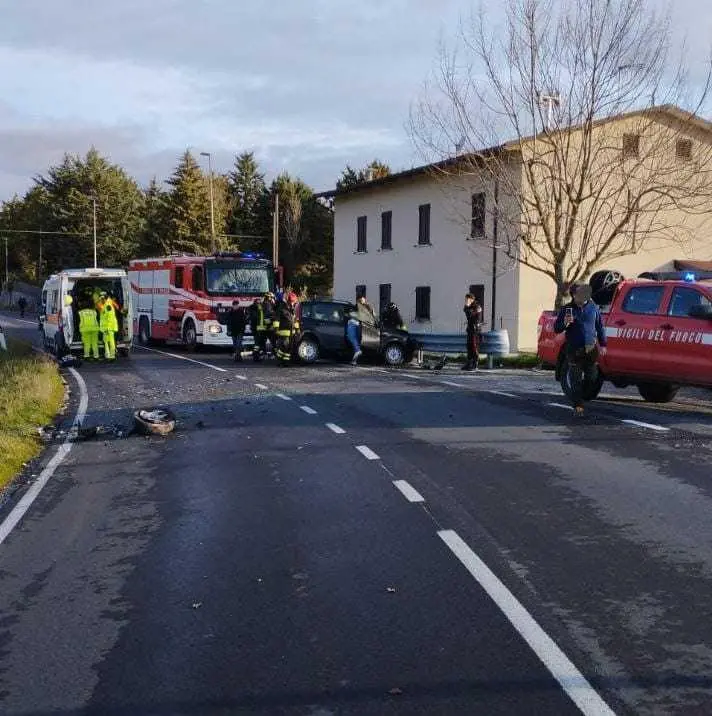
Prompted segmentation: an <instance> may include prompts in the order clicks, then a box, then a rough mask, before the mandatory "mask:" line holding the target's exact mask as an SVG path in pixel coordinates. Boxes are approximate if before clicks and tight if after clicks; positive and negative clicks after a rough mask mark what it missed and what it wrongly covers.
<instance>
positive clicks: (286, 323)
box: [275, 301, 299, 333]
mask: <svg viewBox="0 0 712 716" xmlns="http://www.w3.org/2000/svg"><path fill="white" fill-rule="evenodd" d="M275 323H277V328H278V330H279V332H280V333H282V332H283V331H287V332H291V331H292V330H294V329H295V328H297V329H298V328H299V322H298V321H297V315H296V311H295V310H294V309H293V308H292V307H291V306H290V305H289V304H288V303H286V301H283V302H282V303H280V304H279V305H278V306H277V318H276V321H275ZM295 323H296V326H295Z"/></svg>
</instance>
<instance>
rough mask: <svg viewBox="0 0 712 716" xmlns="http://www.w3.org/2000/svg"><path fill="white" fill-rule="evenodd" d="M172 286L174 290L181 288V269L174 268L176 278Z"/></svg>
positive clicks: (178, 267)
mask: <svg viewBox="0 0 712 716" xmlns="http://www.w3.org/2000/svg"><path fill="white" fill-rule="evenodd" d="M174 285H175V287H176V288H183V267H182V266H176V277H175V282H174Z"/></svg>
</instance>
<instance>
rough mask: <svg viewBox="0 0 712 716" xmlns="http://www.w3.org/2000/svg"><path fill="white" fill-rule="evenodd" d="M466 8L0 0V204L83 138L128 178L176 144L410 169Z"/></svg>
mask: <svg viewBox="0 0 712 716" xmlns="http://www.w3.org/2000/svg"><path fill="white" fill-rule="evenodd" d="M471 5H472V2H471V0H272V1H271V2H267V0H1V2H0V68H1V71H0V200H2V199H5V198H8V197H10V196H11V195H12V194H13V193H15V192H22V191H24V190H25V189H26V188H27V187H28V185H29V184H30V181H31V177H32V176H33V175H36V174H37V173H41V172H44V171H45V170H46V168H47V167H48V166H49V165H50V164H52V163H55V162H57V161H59V160H60V159H61V157H62V155H63V154H64V152H67V151H69V152H80V153H84V152H85V151H86V150H87V149H88V148H89V147H90V146H91V145H92V144H94V145H95V146H96V147H97V148H98V149H99V150H100V151H101V152H103V153H104V154H107V155H109V156H110V158H111V159H112V160H113V161H115V162H117V163H120V164H122V165H124V166H125V167H126V168H127V169H128V170H129V171H130V172H131V173H132V174H133V175H134V176H136V177H137V178H138V179H139V181H141V182H142V183H146V182H147V181H148V179H150V177H151V176H153V175H157V176H158V177H159V178H160V179H164V178H166V177H167V176H168V175H169V174H170V172H171V170H172V168H173V167H174V166H175V163H176V160H177V157H178V156H179V154H180V153H181V152H182V151H184V150H185V148H186V147H191V148H193V149H194V150H195V151H196V152H200V151H210V152H212V153H213V155H214V157H215V168H216V169H217V170H227V169H228V168H229V166H230V165H231V163H232V159H233V157H234V154H235V153H236V152H239V151H241V150H244V149H252V150H254V151H255V152H256V153H257V155H258V157H259V158H260V160H261V161H262V163H263V166H264V168H265V169H266V170H267V173H268V175H269V176H271V175H273V174H275V173H277V172H279V171H281V170H288V171H290V172H292V173H295V174H298V175H300V176H302V177H303V178H304V179H305V180H306V181H307V182H308V183H310V184H311V185H312V186H314V187H315V188H317V189H325V188H330V187H331V186H332V185H333V183H334V180H335V178H336V177H337V176H338V174H339V173H340V171H341V170H342V169H343V167H344V166H345V165H346V163H347V162H348V163H351V164H352V165H354V166H359V165H362V164H365V163H366V162H368V161H369V160H370V159H372V158H374V157H378V158H379V159H381V160H384V161H386V162H388V163H389V164H390V165H391V166H392V167H393V168H394V169H401V168H405V167H409V166H412V165H413V164H416V163H418V157H417V155H416V153H415V152H414V150H413V148H412V146H411V144H410V140H409V139H408V135H407V133H406V131H405V128H404V125H405V122H406V120H407V116H408V108H409V105H410V103H411V101H412V100H413V99H414V98H415V97H416V96H417V94H418V92H419V91H420V88H421V86H422V83H423V81H424V80H425V78H426V77H427V75H428V73H429V71H430V70H431V69H432V67H433V61H434V57H435V54H436V50H437V46H438V41H439V39H440V38H441V37H444V38H445V39H447V38H448V36H450V35H451V34H452V33H453V32H454V31H455V30H456V28H457V24H458V18H459V16H460V15H461V14H462V13H466V12H467V11H468V9H469V8H470V7H471ZM493 5H494V7H497V6H498V5H499V0H497V2H493ZM673 7H674V13H675V15H676V17H677V19H679V20H682V22H683V23H685V22H686V23H687V24H692V25H694V27H693V28H692V33H693V37H692V40H693V44H697V45H699V44H700V42H701V40H702V39H703V38H704V39H705V41H707V40H709V38H710V37H712V11H711V10H710V9H709V8H708V7H707V3H706V2H703V0H678V1H677V2H676V3H675V4H674V6H673ZM692 18H694V21H693V20H692Z"/></svg>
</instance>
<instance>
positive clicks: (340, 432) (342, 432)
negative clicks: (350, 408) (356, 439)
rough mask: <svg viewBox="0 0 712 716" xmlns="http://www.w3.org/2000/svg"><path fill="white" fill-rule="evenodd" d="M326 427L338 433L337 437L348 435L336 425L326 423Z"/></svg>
mask: <svg viewBox="0 0 712 716" xmlns="http://www.w3.org/2000/svg"><path fill="white" fill-rule="evenodd" d="M326 427H327V428H329V430H331V432H332V433H336V434H337V435H344V434H345V433H346V431H345V430H344V429H343V428H340V427H339V426H338V425H336V424H335V423H326Z"/></svg>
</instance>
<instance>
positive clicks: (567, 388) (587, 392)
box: [559, 357, 605, 401]
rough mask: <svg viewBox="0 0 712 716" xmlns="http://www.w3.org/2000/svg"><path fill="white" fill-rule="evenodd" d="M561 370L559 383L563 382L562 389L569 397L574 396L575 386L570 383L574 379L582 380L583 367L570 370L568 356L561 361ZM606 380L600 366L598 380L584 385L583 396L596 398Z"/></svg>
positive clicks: (586, 398)
mask: <svg viewBox="0 0 712 716" xmlns="http://www.w3.org/2000/svg"><path fill="white" fill-rule="evenodd" d="M559 371H560V378H559V383H560V384H561V389H562V390H563V391H564V395H566V397H567V398H572V396H573V393H574V389H573V388H574V387H573V386H572V385H571V384H570V381H571V380H572V379H573V380H582V378H583V376H582V373H581V369H580V368H579V369H577V370H574V371H571V372H569V361H568V359H567V358H566V357H564V358H563V360H562V361H561V365H560V368H559ZM604 381H605V378H604V376H603V373H601V370H600V368H599V369H598V370H597V374H596V380H595V381H594V382H593V383H587V384H586V385H585V386H584V389H583V395H582V396H581V397H582V398H583V399H584V400H586V401H589V400H595V399H596V398H597V397H598V394H599V393H600V392H601V388H603V383H604Z"/></svg>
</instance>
